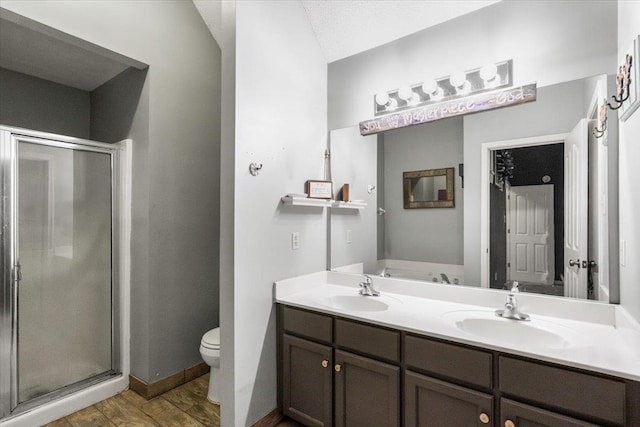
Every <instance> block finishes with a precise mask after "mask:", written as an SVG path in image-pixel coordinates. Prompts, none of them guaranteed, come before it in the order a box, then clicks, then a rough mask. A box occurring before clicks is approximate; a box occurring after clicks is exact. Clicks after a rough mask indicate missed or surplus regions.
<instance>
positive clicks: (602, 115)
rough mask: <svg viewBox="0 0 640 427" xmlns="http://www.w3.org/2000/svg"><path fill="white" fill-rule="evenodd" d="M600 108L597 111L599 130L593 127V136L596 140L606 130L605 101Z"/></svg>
mask: <svg viewBox="0 0 640 427" xmlns="http://www.w3.org/2000/svg"><path fill="white" fill-rule="evenodd" d="M603 101H604V102H603V103H602V105H601V106H600V110H599V111H598V124H599V125H600V129H598V127H597V126H594V127H593V136H595V137H596V138H601V137H602V135H604V133H605V131H606V130H607V104H608V103H606V99H605V100H603Z"/></svg>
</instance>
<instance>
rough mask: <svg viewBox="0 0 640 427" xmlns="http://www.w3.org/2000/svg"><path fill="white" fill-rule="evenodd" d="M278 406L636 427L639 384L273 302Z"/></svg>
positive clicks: (420, 421)
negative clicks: (275, 305) (276, 310)
mask: <svg viewBox="0 0 640 427" xmlns="http://www.w3.org/2000/svg"><path fill="white" fill-rule="evenodd" d="M278 328H279V329H278V330H279V332H278V340H279V346H278V349H279V350H278V351H279V352H280V354H279V360H280V362H279V376H278V378H279V386H278V391H279V405H280V408H281V410H282V412H283V413H284V414H285V415H287V416H289V417H291V418H293V419H295V420H296V421H299V422H301V423H303V424H304V425H307V426H336V427H387V426H389V427H399V426H401V425H402V426H407V427H428V426H435V427H449V426H450V427H466V426H477V427H483V426H492V427H502V426H504V427H545V426H546V427H587V426H612V427H613V426H617V427H623V426H624V427H640V383H639V382H636V381H630V380H625V379H621V378H616V377H612V376H609V375H603V374H597V373H592V372H588V371H584V370H580V369H575V368H569V367H566V366H561V365H557V364H552V363H546V362H542V361H538V360H533V359H528V358H524V357H518V356H513V355H510V354H506V353H502V352H499V351H492V350H487V349H483V348H479V347H474V346H470V345H463V344H458V343H453V342H450V341H446V340H442V339H435V338H429V337H425V336H422V335H417V334H413V333H408V332H402V331H399V330H394V329H389V328H385V327H379V326H374V325H371V324H367V323H363V322H357V321H352V320H348V319H343V318H340V317H336V316H330V315H326V314H321V313H316V312H313V311H307V310H303V309H298V308H292V307H287V306H283V305H279V306H278Z"/></svg>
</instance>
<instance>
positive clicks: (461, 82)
mask: <svg viewBox="0 0 640 427" xmlns="http://www.w3.org/2000/svg"><path fill="white" fill-rule="evenodd" d="M512 68H513V60H511V59H509V60H507V61H502V62H497V63H490V64H486V65H485V66H483V67H480V68H475V69H473V70H469V71H464V72H457V73H453V74H452V75H450V76H446V77H441V78H439V79H433V80H427V81H425V82H423V83H417V84H414V85H411V86H403V87H400V88H398V89H396V90H391V91H388V92H380V93H377V94H376V95H375V96H374V99H373V105H374V114H375V115H376V116H379V115H382V114H388V113H392V112H397V111H403V110H407V109H409V108H415V107H421V106H423V105H427V104H433V103H435V102H441V101H443V100H447V99H450V98H457V97H461V96H468V95H474V94H476V93H482V92H488V91H492V90H495V89H498V88H502V87H507V86H511V85H512V84H513V74H512V73H513V71H512Z"/></svg>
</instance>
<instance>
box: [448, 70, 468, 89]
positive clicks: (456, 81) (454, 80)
mask: <svg viewBox="0 0 640 427" xmlns="http://www.w3.org/2000/svg"><path fill="white" fill-rule="evenodd" d="M449 82H450V83H451V86H453V87H455V88H461V87H462V86H464V84H465V83H466V82H467V75H466V74H465V73H464V71H458V72H457V73H453V74H451V77H449Z"/></svg>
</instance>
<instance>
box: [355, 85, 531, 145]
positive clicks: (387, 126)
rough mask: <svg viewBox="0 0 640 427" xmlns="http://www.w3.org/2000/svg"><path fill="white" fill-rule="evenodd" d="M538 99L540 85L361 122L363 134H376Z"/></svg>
mask: <svg viewBox="0 0 640 427" xmlns="http://www.w3.org/2000/svg"><path fill="white" fill-rule="evenodd" d="M535 100H536V84H535V83H531V84H528V85H525V86H519V87H511V88H508V89H502V90H496V91H493V92H485V93H479V94H477V95H471V96H466V97H462V98H456V99H451V100H448V101H443V102H438V103H435V104H428V105H425V106H422V107H415V108H412V109H409V110H404V111H400V112H397V113H392V114H387V115H385V116H380V117H375V118H373V119H370V120H365V121H363V122H360V134H361V135H363V136H364V135H373V134H376V133H379V132H384V131H387V130H391V129H397V128H402V127H407V126H413V125H419V124H422V123H428V122H432V121H434V120H440V119H446V118H447V117H455V116H460V115H462V114H469V113H477V112H479V111H486V110H493V109H496V108H502V107H507V106H510V105H517V104H524V103H525V102H532V101H535Z"/></svg>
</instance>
